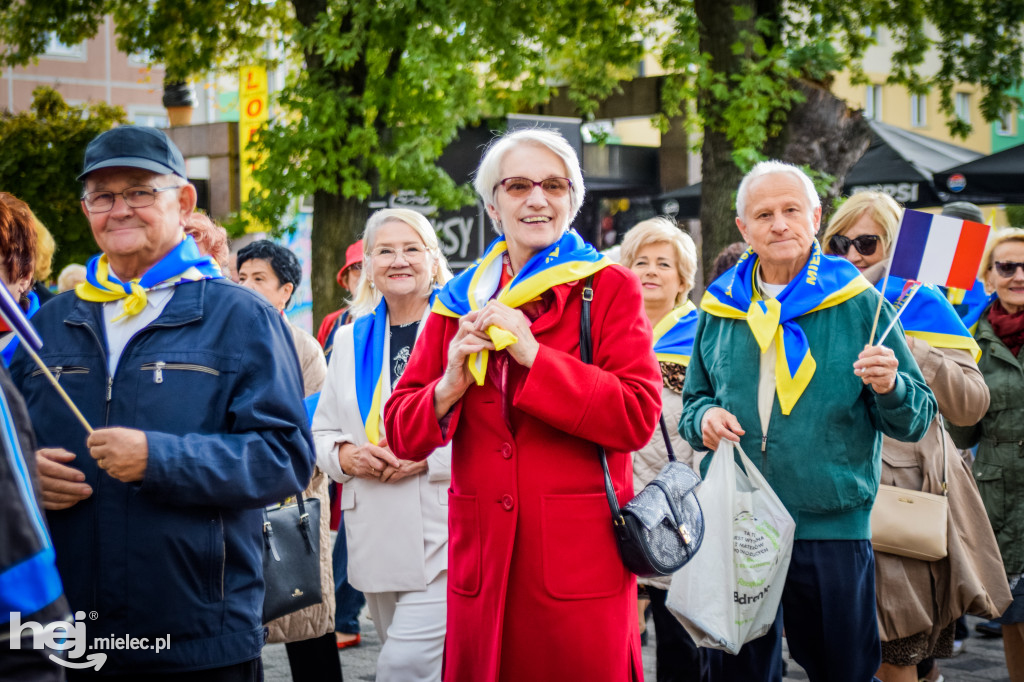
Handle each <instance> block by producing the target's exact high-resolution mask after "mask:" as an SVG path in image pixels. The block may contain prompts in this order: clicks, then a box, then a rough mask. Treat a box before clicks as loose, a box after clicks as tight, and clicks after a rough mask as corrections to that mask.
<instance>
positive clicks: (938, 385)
mask: <svg viewBox="0 0 1024 682" xmlns="http://www.w3.org/2000/svg"><path fill="white" fill-rule="evenodd" d="M902 213H903V211H902V209H901V208H900V206H899V204H897V203H896V202H895V201H894V200H893V199H892V197H890V196H889V195H888V194H885V193H884V192H860V193H857V194H854V195H853V196H851V197H850V198H849V199H847V200H846V201H845V202H844V203H843V205H842V206H841V207H840V208H839V210H837V211H836V213H835V214H834V215H833V216H832V219H831V221H829V225H828V228H827V229H826V230H825V235H824V238H823V241H824V242H825V252H826V253H830V254H833V255H838V256H842V257H843V258H846V259H847V260H849V261H850V262H851V263H853V264H854V265H856V266H857V268H858V269H860V270H861V271H862V273H864V274H865V276H866V277H867V278H868V281H870V282H872V283H873V284H876V285H877V286H878V288H881V286H882V285H881V283H879V280H880V279H881V276H882V274H883V271H884V267H885V261H886V260H887V258H888V255H889V253H890V250H891V248H892V245H893V244H894V242H895V240H896V232H897V230H898V228H899V223H900V217H901V215H902ZM904 284H905V281H904V280H902V279H898V278H890V280H889V282H888V286H886V291H885V294H886V298H887V300H889V302H890V303H892V304H894V305H898V304H899V302H900V300H901V298H902V299H906V298H907V296H906V294H904V293H903V285H904ZM901 294H902V296H901ZM905 305H906V310H904V311H903V315H902V317H901V318H900V319H901V320H902V322H903V326H904V328H905V330H906V340H907V345H908V346H909V347H910V350H911V352H912V353H913V355H914V359H915V360H916V361H917V364H918V366H919V367H920V368H921V373H922V374H923V375H924V378H925V381H927V382H928V386H929V388H931V389H932V392H933V393H934V394H935V398H936V400H937V401H938V405H939V413H940V414H941V416H942V417H943V418H945V419H946V420H948V422H950V423H952V424H959V425H971V424H974V423H975V422H977V421H978V420H979V419H981V417H982V416H983V415H984V414H985V410H986V409H987V408H988V404H989V392H988V389H987V388H986V386H985V382H984V379H983V377H982V376H981V372H980V371H978V365H977V364H976V362H975V361H976V359H977V357H978V353H979V349H978V345H977V344H976V343H975V341H974V339H972V338H971V336H970V334H969V333H968V331H967V329H966V327H964V325H963V323H962V322H961V321H960V318H959V316H958V315H957V314H956V311H954V310H953V307H952V305H951V304H950V303H949V302H948V301H947V300H946V298H945V296H944V295H943V294H942V293H941V292H939V291H938V290H937V289H935V288H934V287H928V286H926V287H925V288H922V289H921V290H920V291H918V292H917V294H916V295H915V296H914V298H913V299H910V300H909V302H906V303H905ZM944 466H945V472H944V469H943V467H944ZM881 481H882V483H884V484H887V485H895V486H897V487H900V488H908V489H911V490H924V491H925V492H930V493H936V494H942V492H943V481H948V489H949V506H950V521H949V525H950V530H949V532H948V534H947V537H948V551H949V555H948V556H947V557H946V558H945V559H941V560H939V561H934V562H928V561H922V560H919V559H911V558H907V557H901V556H897V555H895V554H886V553H882V552H876V553H875V591H876V595H877V607H878V624H879V634H880V635H881V639H882V666H881V668H879V670H878V673H877V674H878V677H879V678H880V679H881V680H882V681H883V682H903V681H906V682H913V681H915V680H917V679H918V674H917V665H918V664H919V663H921V662H922V661H924V660H925V659H927V658H931V657H939V658H948V657H950V656H952V654H953V628H954V622H955V620H956V619H957V618H958V617H960V616H961V615H963V613H964V612H965V611H967V610H971V612H972V613H976V614H978V615H982V614H984V613H988V612H990V611H993V610H994V611H995V613H996V614H997V613H998V611H999V606H996V605H995V604H993V601H992V599H993V598H995V599H996V601H997V603H999V601H998V600H999V599H1000V595H1002V597H1001V598H1002V599H1006V598H1007V597H1008V595H1006V594H1005V590H1001V589H999V587H1000V585H999V577H1000V576H999V571H998V567H999V555H998V552H997V549H996V545H995V538H994V536H993V535H992V529H991V528H990V527H989V524H988V523H987V522H986V518H985V514H984V508H983V506H982V505H981V499H980V497H979V496H978V493H977V490H976V489H975V486H974V485H973V483H972V481H971V477H970V470H969V469H968V467H967V464H966V462H964V461H963V459H962V458H961V457H960V456H959V453H958V451H957V450H956V447H955V446H954V444H953V442H952V440H951V439H950V437H949V435H948V434H947V433H946V431H945V429H944V428H943V424H942V421H941V419H940V418H939V417H938V416H936V418H935V420H934V421H933V422H932V424H931V426H930V427H929V429H928V433H927V434H926V435H925V437H924V438H923V439H922V440H920V441H918V442H916V443H904V442H900V441H898V440H895V439H893V438H890V437H889V436H885V437H884V439H883V441H882V477H881ZM968 536H969V537H971V538H972V540H971V545H972V546H971V547H968V546H967V545H965V543H963V542H962V541H961V540H960V537H968ZM993 571H994V573H993ZM986 582H990V583H993V584H995V585H997V588H996V589H995V590H993V592H992V596H990V594H989V592H988V591H987V590H986V589H985V584H986ZM1000 605H1003V604H1000ZM928 668H929V669H930V672H929V676H928V677H927V679H938V670H937V668H936V667H935V666H934V665H928Z"/></svg>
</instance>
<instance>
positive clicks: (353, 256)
mask: <svg viewBox="0 0 1024 682" xmlns="http://www.w3.org/2000/svg"><path fill="white" fill-rule="evenodd" d="M362 262H363V240H362V239H360V240H359V241H357V242H356V243H355V244H352V245H351V246H349V247H348V248H347V249H345V265H343V266H342V268H341V270H338V285H339V286H342V287H343V286H345V271H346V270H348V269H349V268H350V267H352V266H353V265H355V264H356V263H362Z"/></svg>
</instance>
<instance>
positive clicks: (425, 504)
mask: <svg viewBox="0 0 1024 682" xmlns="http://www.w3.org/2000/svg"><path fill="white" fill-rule="evenodd" d="M363 245H364V247H365V249H366V250H365V255H364V267H365V270H364V273H363V277H362V279H361V280H360V281H359V286H358V287H357V290H356V292H355V298H354V300H353V303H352V308H353V312H354V314H355V315H356V321H355V322H354V323H353V324H350V325H346V326H343V327H341V328H339V329H338V332H337V334H336V336H335V351H336V352H335V353H334V354H333V355H332V356H331V363H330V366H329V368H328V378H327V382H326V383H325V385H324V390H323V393H322V395H321V398H320V404H319V406H318V407H317V411H316V415H315V416H314V417H313V438H314V440H315V442H316V450H317V463H318V464H319V466H320V467H322V468H323V469H324V470H325V471H326V472H327V473H328V474H329V475H330V476H331V478H333V479H334V480H336V481H340V482H342V483H344V486H343V488H342V496H341V508H342V511H344V513H345V533H346V539H347V542H348V551H349V557H348V580H349V582H350V583H351V584H352V586H353V587H355V588H356V589H358V590H361V591H362V592H363V593H364V594H365V595H366V601H367V604H368V605H369V607H370V614H371V615H372V616H373V624H374V627H376V628H377V633H378V634H379V635H380V638H381V641H383V643H384V646H383V647H382V648H381V652H380V657H379V658H378V660H377V679H378V680H382V681H384V680H395V681H396V682H413V681H418V680H422V681H424V682H426V681H428V680H437V679H439V678H440V677H441V656H442V653H443V651H444V644H445V623H446V606H445V594H446V589H447V584H448V510H447V505H446V503H447V494H446V490H447V488H448V482H449V480H450V477H451V476H450V472H451V449H450V448H449V447H447V446H445V445H442V444H440V443H438V447H436V448H435V449H434V450H433V451H432V452H431V453H429V456H428V457H426V458H425V461H420V462H406V461H401V460H399V459H398V458H397V457H396V456H395V455H394V454H393V453H392V452H391V449H390V448H389V447H388V444H389V441H390V442H392V443H393V442H394V439H395V434H394V432H393V431H392V430H391V429H390V428H388V429H386V430H385V429H383V428H382V427H381V425H382V420H381V411H382V409H383V406H384V403H385V402H386V401H387V399H388V396H389V395H390V394H391V390H392V387H393V386H394V384H395V382H396V381H398V379H399V377H401V376H402V373H403V372H404V371H406V367H407V366H408V363H409V358H410V356H411V355H412V353H413V347H414V346H418V342H417V339H418V338H419V337H420V332H421V331H422V328H423V322H424V321H425V320H426V319H427V317H428V316H429V314H430V301H431V299H432V297H433V296H434V294H435V289H436V288H437V287H438V286H440V285H442V284H444V283H445V282H447V281H448V279H450V278H451V271H450V270H449V269H448V264H447V263H446V261H445V259H444V256H443V255H442V254H441V250H440V248H439V246H438V242H437V236H436V235H435V233H434V229H433V227H432V226H431V225H430V223H429V222H428V221H427V219H426V218H424V217H423V216H422V215H421V214H419V213H417V212H416V211H411V210H408V209H384V210H381V211H377V212H376V213H374V214H373V215H372V216H370V219H369V221H367V223H366V231H365V232H364V234H363ZM417 352H418V351H417Z"/></svg>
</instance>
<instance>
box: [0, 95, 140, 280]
mask: <svg viewBox="0 0 1024 682" xmlns="http://www.w3.org/2000/svg"><path fill="white" fill-rule="evenodd" d="M32 95H33V100H32V106H31V107H30V108H29V109H28V110H27V111H24V112H22V113H18V114H12V113H10V112H7V111H5V112H2V113H0V140H2V141H3V150H4V153H3V154H2V155H0V188H3V190H4V191H7V192H10V193H11V194H13V195H15V196H16V197H18V198H19V199H21V200H23V201H25V202H26V203H27V204H28V205H29V206H31V207H32V211H33V212H34V213H35V214H36V216H37V217H38V218H39V220H40V221H42V223H43V224H44V225H46V227H47V229H49V230H50V232H51V233H52V234H53V235H54V238H55V240H56V241H57V244H58V250H57V252H56V254H55V256H54V271H55V272H57V271H59V270H60V268H63V267H64V266H65V265H67V264H68V263H84V262H85V261H86V260H87V259H88V258H89V257H91V256H92V255H93V254H94V253H96V242H95V241H94V240H93V238H92V232H91V231H90V230H89V223H88V222H87V221H86V219H85V216H84V215H82V207H81V204H80V202H79V197H80V196H81V193H82V185H81V183H80V182H78V181H77V180H75V177H76V176H77V175H78V173H79V171H80V169H81V168H82V157H83V156H84V155H85V147H86V146H87V145H88V144H89V141H90V140H92V139H93V138H94V137H96V136H97V135H99V134H100V133H102V132H103V131H105V130H109V129H110V128H111V127H113V126H114V125H116V124H118V123H124V122H125V120H126V119H125V113H124V110H123V109H121V108H120V107H111V106H108V105H106V104H90V105H80V106H69V105H68V104H66V103H65V102H64V99H63V98H62V97H61V96H60V93H58V92H57V91H56V90H53V89H52V88H48V87H45V86H43V87H39V88H36V89H35V91H34V92H33V93H32Z"/></svg>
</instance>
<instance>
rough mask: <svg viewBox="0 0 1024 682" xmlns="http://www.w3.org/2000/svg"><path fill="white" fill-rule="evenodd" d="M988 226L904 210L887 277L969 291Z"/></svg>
mask: <svg viewBox="0 0 1024 682" xmlns="http://www.w3.org/2000/svg"><path fill="white" fill-rule="evenodd" d="M988 233H989V226H988V225H982V224H981V223H975V222H971V221H970V220H960V219H959V218H952V217H950V216H941V215H932V214H931V213H924V212H923V211H914V210H911V209H907V210H905V211H904V212H903V219H902V221H900V229H899V235H898V236H897V238H896V248H894V249H893V254H892V265H891V266H890V267H889V274H890V275H894V276H896V277H902V278H904V279H909V280H913V281H915V282H927V283H930V284H938V285H941V286H946V287H956V288H957V289H970V288H971V287H973V286H974V280H975V279H976V278H977V277H978V266H979V265H981V256H982V254H983V253H984V252H985V243H986V242H987V241H988Z"/></svg>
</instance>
